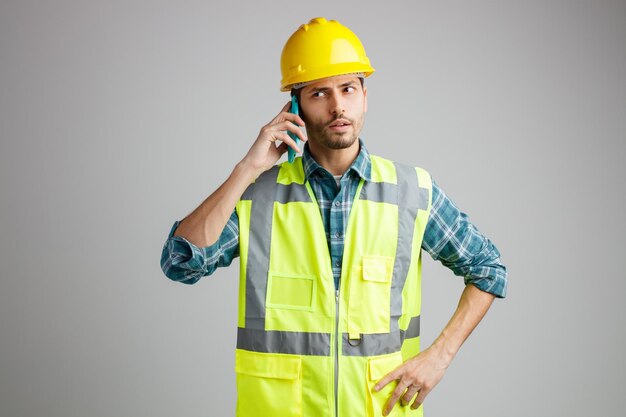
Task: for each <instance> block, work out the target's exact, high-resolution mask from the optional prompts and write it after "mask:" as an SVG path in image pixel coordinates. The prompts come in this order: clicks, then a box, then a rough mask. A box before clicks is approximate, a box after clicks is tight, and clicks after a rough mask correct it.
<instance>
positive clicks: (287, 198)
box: [276, 182, 311, 204]
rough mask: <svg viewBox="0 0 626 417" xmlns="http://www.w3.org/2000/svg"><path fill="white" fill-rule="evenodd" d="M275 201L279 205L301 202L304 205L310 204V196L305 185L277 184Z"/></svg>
mask: <svg viewBox="0 0 626 417" xmlns="http://www.w3.org/2000/svg"><path fill="white" fill-rule="evenodd" d="M277 186H278V188H277V190H276V201H277V202H279V203H281V204H287V203H293V202H296V201H301V202H305V203H310V202H311V196H310V195H309V192H308V191H307V189H306V185H304V184H297V183H295V182H292V183H291V184H287V185H285V184H277Z"/></svg>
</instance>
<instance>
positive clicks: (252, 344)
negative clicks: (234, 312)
mask: <svg viewBox="0 0 626 417" xmlns="http://www.w3.org/2000/svg"><path fill="white" fill-rule="evenodd" d="M237 349H245V350H251V351H254V352H266V353H289V354H293V355H314V356H330V333H305V332H286V331H279V330H257V329H249V328H245V329H243V328H241V327H239V328H238V329H237Z"/></svg>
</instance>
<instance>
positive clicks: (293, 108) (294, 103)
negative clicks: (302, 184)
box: [287, 95, 300, 164]
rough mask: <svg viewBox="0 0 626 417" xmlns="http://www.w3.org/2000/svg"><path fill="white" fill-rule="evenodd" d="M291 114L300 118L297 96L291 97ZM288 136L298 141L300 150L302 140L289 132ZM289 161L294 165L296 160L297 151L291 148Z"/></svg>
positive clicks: (288, 152) (288, 156)
mask: <svg viewBox="0 0 626 417" xmlns="http://www.w3.org/2000/svg"><path fill="white" fill-rule="evenodd" d="M289 113H294V114H297V115H298V116H300V107H299V106H298V98H297V97H296V96H295V95H293V96H291V108H290V110H289ZM287 134H288V135H289V137H290V138H291V139H293V140H294V141H296V145H298V148H299V147H300V138H299V137H298V136H297V135H296V134H294V133H291V132H290V131H287ZM287 159H288V160H289V163H290V164H293V161H294V160H295V159H296V151H294V150H293V149H292V148H291V146H290V147H288V148H287Z"/></svg>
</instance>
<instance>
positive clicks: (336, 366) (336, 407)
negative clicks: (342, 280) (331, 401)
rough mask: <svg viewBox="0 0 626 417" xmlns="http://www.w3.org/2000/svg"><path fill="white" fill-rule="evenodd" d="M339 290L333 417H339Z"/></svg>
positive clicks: (336, 306) (337, 296)
mask: <svg viewBox="0 0 626 417" xmlns="http://www.w3.org/2000/svg"><path fill="white" fill-rule="evenodd" d="M338 392H339V289H337V290H335V417H339V396H338Z"/></svg>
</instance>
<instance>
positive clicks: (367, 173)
mask: <svg viewBox="0 0 626 417" xmlns="http://www.w3.org/2000/svg"><path fill="white" fill-rule="evenodd" d="M302 165H304V176H305V178H306V179H307V180H309V179H310V178H311V176H314V175H316V176H322V177H324V176H325V177H328V178H333V176H332V174H331V173H330V172H328V171H327V170H326V169H325V168H324V167H322V166H321V165H320V164H318V163H317V161H316V160H315V159H314V158H313V155H311V152H310V151H309V144H308V142H307V143H305V144H304V151H303V152H302ZM350 172H354V173H355V174H356V175H358V176H359V177H360V178H363V179H364V180H365V181H371V180H372V176H371V172H372V160H371V159H370V154H369V152H368V151H367V149H366V148H365V144H364V143H363V140H361V138H359V153H358V155H357V157H356V158H355V159H354V162H352V165H350V168H348V170H347V171H346V172H345V173H344V174H343V176H342V178H343V177H345V176H346V175H347V174H349V173H350Z"/></svg>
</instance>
